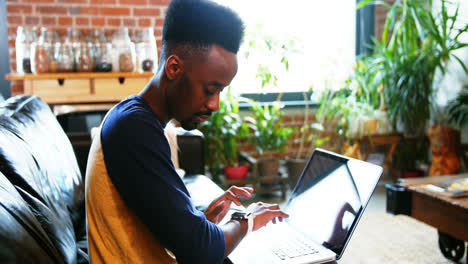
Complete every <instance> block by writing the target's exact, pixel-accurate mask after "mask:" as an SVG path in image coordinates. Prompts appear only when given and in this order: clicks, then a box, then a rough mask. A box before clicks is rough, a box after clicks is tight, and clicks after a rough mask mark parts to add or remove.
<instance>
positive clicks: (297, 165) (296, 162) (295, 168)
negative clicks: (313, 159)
mask: <svg viewBox="0 0 468 264" xmlns="http://www.w3.org/2000/svg"><path fill="white" fill-rule="evenodd" d="M306 165H307V160H305V159H294V158H290V157H286V168H287V169H288V180H289V187H291V189H294V187H295V186H296V184H297V181H298V180H299V177H301V174H302V171H304V167H305V166H306Z"/></svg>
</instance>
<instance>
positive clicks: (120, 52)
mask: <svg viewBox="0 0 468 264" xmlns="http://www.w3.org/2000/svg"><path fill="white" fill-rule="evenodd" d="M112 49H113V51H112V52H113V57H112V69H113V71H114V72H134V71H135V64H136V61H135V60H136V56H135V44H134V43H133V42H132V41H131V40H130V37H129V35H128V29H127V28H124V29H121V30H118V31H115V32H114V34H113V35H112Z"/></svg>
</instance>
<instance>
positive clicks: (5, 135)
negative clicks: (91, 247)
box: [0, 95, 88, 263]
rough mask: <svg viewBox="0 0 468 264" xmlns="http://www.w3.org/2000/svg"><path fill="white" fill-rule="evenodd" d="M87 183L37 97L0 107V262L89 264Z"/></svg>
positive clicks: (20, 98)
mask: <svg viewBox="0 0 468 264" xmlns="http://www.w3.org/2000/svg"><path fill="white" fill-rule="evenodd" d="M86 248H87V242H86V215H85V194H84V182H83V179H82V176H81V173H80V170H79V167H78V163H77V161H76V158H75V155H74V152H73V148H72V145H71V144H70V141H69V140H68V138H67V136H66V134H65V132H64V131H63V129H62V128H61V126H60V124H59V123H58V122H57V119H56V118H55V116H54V114H53V113H52V111H51V110H50V107H49V106H48V105H47V104H46V103H45V102H44V101H42V100H41V99H40V98H38V97H37V96H27V95H20V96H15V97H12V98H9V99H8V100H6V101H4V102H2V103H0V263H87V262H88V255H87V250H86Z"/></svg>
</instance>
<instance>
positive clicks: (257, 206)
mask: <svg viewBox="0 0 468 264" xmlns="http://www.w3.org/2000/svg"><path fill="white" fill-rule="evenodd" d="M247 212H250V213H252V215H253V217H254V226H253V229H252V231H257V230H258V229H260V228H262V227H264V226H266V225H267V224H268V223H269V222H270V221H272V222H273V224H276V221H277V220H279V221H280V222H282V221H283V218H288V217H289V215H288V214H286V213H285V212H283V211H281V210H280V208H279V205H277V204H267V203H262V202H258V203H253V204H251V205H249V207H247Z"/></svg>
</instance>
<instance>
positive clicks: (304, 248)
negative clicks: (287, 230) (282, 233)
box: [272, 237, 318, 260]
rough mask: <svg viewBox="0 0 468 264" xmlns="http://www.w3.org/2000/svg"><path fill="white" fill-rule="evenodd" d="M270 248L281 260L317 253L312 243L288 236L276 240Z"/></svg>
mask: <svg viewBox="0 0 468 264" xmlns="http://www.w3.org/2000/svg"><path fill="white" fill-rule="evenodd" d="M272 250H273V253H275V255H276V256H278V257H279V258H280V259H282V260H285V259H291V258H297V257H302V256H305V255H312V254H316V253H318V251H317V249H316V248H315V246H314V245H312V244H311V243H309V242H308V241H306V240H303V239H300V238H297V237H288V238H285V239H284V240H281V241H277V242H276V243H275V246H274V248H273V249H272Z"/></svg>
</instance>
